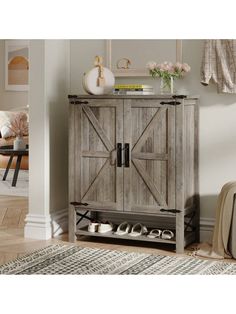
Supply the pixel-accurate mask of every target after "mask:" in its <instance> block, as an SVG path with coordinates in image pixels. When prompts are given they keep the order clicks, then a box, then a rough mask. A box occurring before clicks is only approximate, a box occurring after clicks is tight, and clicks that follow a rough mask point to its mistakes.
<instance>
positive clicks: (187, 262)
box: [0, 245, 236, 275]
mask: <svg viewBox="0 0 236 314" xmlns="http://www.w3.org/2000/svg"><path fill="white" fill-rule="evenodd" d="M0 274H7V275H11V274H18V275H24V274H26V275H32V274H43V275H60V274H61V275H64V274H76V275H113V274H117V275H226V274H227V275H235V274H236V264H234V263H226V262H218V261H211V260H201V259H197V258H193V257H175V256H161V255H151V254H140V253H129V252H121V251H110V250H101V249H91V248H81V247H78V246H69V245H50V246H48V247H46V248H43V249H41V250H37V251H35V252H33V253H30V254H28V255H25V256H23V257H21V258H18V259H17V260H15V261H12V262H9V263H7V264H4V265H2V266H0Z"/></svg>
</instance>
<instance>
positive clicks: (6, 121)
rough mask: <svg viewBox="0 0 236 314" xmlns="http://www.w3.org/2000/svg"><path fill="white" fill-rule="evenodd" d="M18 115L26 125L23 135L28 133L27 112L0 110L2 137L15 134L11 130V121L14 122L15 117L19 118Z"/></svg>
mask: <svg viewBox="0 0 236 314" xmlns="http://www.w3.org/2000/svg"><path fill="white" fill-rule="evenodd" d="M19 117H21V119H22V120H23V121H24V124H26V125H27V127H26V128H25V129H24V134H23V135H28V121H27V114H26V113H25V112H21V111H18V112H17V111H0V131H1V134H2V137H3V138H8V137H12V136H15V133H14V132H13V130H11V127H12V122H14V121H15V120H16V119H19ZM8 126H9V127H10V128H9V127H8Z"/></svg>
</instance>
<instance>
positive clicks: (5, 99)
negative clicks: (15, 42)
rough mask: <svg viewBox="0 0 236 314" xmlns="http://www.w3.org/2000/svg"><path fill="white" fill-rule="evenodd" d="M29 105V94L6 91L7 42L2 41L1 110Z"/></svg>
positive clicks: (0, 47) (0, 72)
mask: <svg viewBox="0 0 236 314" xmlns="http://www.w3.org/2000/svg"><path fill="white" fill-rule="evenodd" d="M27 105H28V92H23V91H22V92H15V91H6V90H5V40H0V110H10V109H14V108H19V107H26V106H27Z"/></svg>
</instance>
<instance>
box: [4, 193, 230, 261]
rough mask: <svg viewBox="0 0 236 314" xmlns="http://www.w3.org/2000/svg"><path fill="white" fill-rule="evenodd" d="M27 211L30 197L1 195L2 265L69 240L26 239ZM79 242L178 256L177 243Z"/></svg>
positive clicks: (62, 236) (92, 239)
mask: <svg viewBox="0 0 236 314" xmlns="http://www.w3.org/2000/svg"><path fill="white" fill-rule="evenodd" d="M27 212H28V199H27V198H25V197H10V196H0V265H1V264H4V263H6V262H8V261H11V260H13V259H16V258H17V257H20V256H22V255H24V254H26V253H29V252H32V251H35V250H36V249H39V248H43V247H45V246H47V245H49V244H53V243H68V242H67V240H68V236H67V234H63V235H61V236H58V237H56V238H54V239H50V240H45V241H44V240H32V239H25V238H24V219H25V216H26V214H27ZM75 244H76V245H80V246H82V247H92V248H103V249H111V250H121V251H132V252H144V253H152V254H163V255H176V254H175V252H174V251H173V246H172V247H170V246H167V247H166V246H164V247H162V248H160V247H159V248H158V249H157V248H156V244H154V243H146V242H145V243H142V242H136V241H125V240H120V241H117V240H114V239H102V238H100V239H98V238H93V237H90V238H88V237H81V238H80V240H78V241H76V243H75ZM196 247H197V245H192V246H190V247H188V248H187V249H186V250H185V253H184V255H191V254H192V252H193V251H194V250H195V249H196ZM229 261H233V260H229Z"/></svg>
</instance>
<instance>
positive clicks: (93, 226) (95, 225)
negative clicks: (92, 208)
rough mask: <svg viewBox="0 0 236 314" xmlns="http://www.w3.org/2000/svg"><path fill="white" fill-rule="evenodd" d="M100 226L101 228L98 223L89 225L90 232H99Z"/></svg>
mask: <svg viewBox="0 0 236 314" xmlns="http://www.w3.org/2000/svg"><path fill="white" fill-rule="evenodd" d="M98 226H99V223H98V222H90V223H89V225H88V231H89V232H97V231H98Z"/></svg>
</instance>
